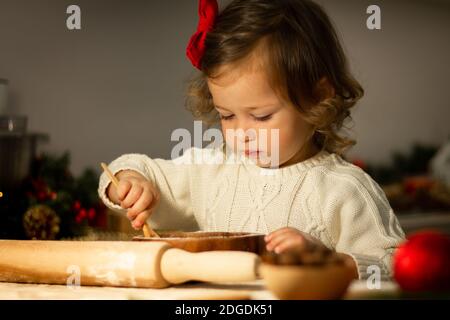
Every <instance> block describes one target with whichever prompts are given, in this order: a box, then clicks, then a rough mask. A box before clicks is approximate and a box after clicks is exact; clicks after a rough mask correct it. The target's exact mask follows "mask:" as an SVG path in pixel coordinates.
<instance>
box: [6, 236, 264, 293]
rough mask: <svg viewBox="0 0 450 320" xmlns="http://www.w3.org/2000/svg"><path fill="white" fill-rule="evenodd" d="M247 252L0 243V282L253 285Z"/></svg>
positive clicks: (253, 266) (254, 266)
mask: <svg viewBox="0 0 450 320" xmlns="http://www.w3.org/2000/svg"><path fill="white" fill-rule="evenodd" d="M259 263H260V258H259V256H258V255H256V254H254V253H250V252H243V251H242V252H241V251H208V252H200V253H191V252H187V251H184V250H181V249H176V248H173V247H171V246H170V245H169V244H168V243H166V242H125V241H123V242H121V241H38V240H0V281H3V282H28V283H47V284H68V283H69V282H68V281H70V279H72V278H70V277H71V276H73V275H74V273H78V272H79V276H80V277H79V279H80V284H81V285H92V286H119V287H143V288H165V287H168V286H170V285H172V284H179V283H183V282H186V281H190V280H196V281H205V282H241V281H250V280H254V279H257V277H258V276H257V273H258V268H259Z"/></svg>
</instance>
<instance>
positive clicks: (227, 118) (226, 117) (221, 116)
mask: <svg viewBox="0 0 450 320" xmlns="http://www.w3.org/2000/svg"><path fill="white" fill-rule="evenodd" d="M233 117H234V115H230V116H223V115H220V119H222V120H230V119H231V118H233Z"/></svg>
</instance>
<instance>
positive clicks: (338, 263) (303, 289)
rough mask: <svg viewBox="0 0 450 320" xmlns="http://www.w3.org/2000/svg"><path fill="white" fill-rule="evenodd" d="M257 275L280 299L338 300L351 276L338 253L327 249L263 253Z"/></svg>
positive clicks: (351, 278)
mask: <svg viewBox="0 0 450 320" xmlns="http://www.w3.org/2000/svg"><path fill="white" fill-rule="evenodd" d="M262 258H263V259H262V260H263V263H262V264H261V266H260V274H261V276H262V278H263V279H264V282H265V284H266V286H267V288H268V289H269V290H270V291H271V292H272V293H273V294H274V295H275V296H276V297H277V298H279V299H283V300H325V299H340V298H342V297H343V296H344V294H345V293H346V291H347V289H348V287H349V285H350V283H351V282H352V280H353V278H354V274H353V270H352V268H351V267H350V266H349V264H348V263H347V261H346V258H343V257H342V256H341V255H340V254H338V253H335V252H333V251H331V250H315V251H311V252H308V251H305V250H292V249H291V250H289V251H287V252H285V253H282V254H273V253H266V254H264V255H263V257H262Z"/></svg>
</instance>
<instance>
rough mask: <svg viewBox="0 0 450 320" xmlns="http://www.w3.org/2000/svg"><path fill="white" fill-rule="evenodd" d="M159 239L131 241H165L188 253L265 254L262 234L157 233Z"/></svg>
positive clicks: (135, 238) (145, 238)
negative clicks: (221, 251)
mask: <svg viewBox="0 0 450 320" xmlns="http://www.w3.org/2000/svg"><path fill="white" fill-rule="evenodd" d="M158 234H159V236H160V237H161V238H156V237H151V238H148V237H143V236H137V237H134V238H133V241H165V242H168V243H169V244H170V245H172V246H173V247H174V248H179V249H183V250H186V251H190V252H202V251H213V250H232V251H248V252H253V253H257V254H263V253H264V252H265V242H264V234H260V233H247V232H199V231H196V232H181V231H167V232H164V231H161V232H159V231H158Z"/></svg>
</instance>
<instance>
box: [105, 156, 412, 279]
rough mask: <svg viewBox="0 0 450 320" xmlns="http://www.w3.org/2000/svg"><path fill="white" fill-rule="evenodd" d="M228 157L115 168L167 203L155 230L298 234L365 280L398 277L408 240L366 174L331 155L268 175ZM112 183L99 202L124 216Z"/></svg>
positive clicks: (141, 161)
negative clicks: (341, 256) (144, 182)
mask: <svg viewBox="0 0 450 320" xmlns="http://www.w3.org/2000/svg"><path fill="white" fill-rule="evenodd" d="M222 150H223V148H222V147H219V148H216V149H199V148H190V149H189V150H187V151H186V152H185V153H184V154H183V155H182V156H181V157H179V158H176V159H174V160H164V159H152V158H150V157H148V156H146V155H142V154H126V155H123V156H121V157H119V158H117V159H116V160H114V161H113V162H112V163H111V164H110V165H109V167H110V169H111V171H112V172H113V173H114V174H116V173H117V172H119V171H121V170H126V169H129V170H135V171H137V172H139V173H140V174H142V175H143V176H145V177H146V178H147V179H149V180H150V181H152V182H153V183H154V185H155V186H156V187H157V188H158V190H159V191H160V193H161V199H160V202H159V204H158V206H157V207H156V208H155V210H154V212H153V214H152V216H151V217H150V223H151V225H152V226H153V227H154V228H157V229H172V230H173V229H178V230H184V231H193V230H204V231H228V232H240V231H246V232H259V233H264V234H267V233H269V232H272V231H274V230H277V229H279V228H283V227H293V228H296V229H298V230H300V231H303V232H307V233H309V234H311V235H312V236H314V237H316V238H318V239H319V240H321V241H322V242H323V243H324V244H325V245H326V246H327V247H329V248H331V249H335V250H336V251H338V252H342V253H347V254H349V255H351V256H352V257H353V258H354V259H355V261H356V262H357V265H358V272H359V277H360V278H361V279H364V278H367V277H368V276H369V275H370V274H371V273H372V272H373V270H374V269H377V267H378V268H379V270H380V271H381V276H382V279H388V278H390V277H391V259H392V255H393V252H394V250H395V248H396V247H397V246H398V244H399V243H400V242H401V241H403V239H404V233H403V231H402V229H401V227H400V225H399V223H398V220H397V218H396V217H395V215H394V213H393V211H392V209H391V207H390V205H389V203H388V200H387V199H386V197H385V194H384V192H383V191H382V189H381V188H380V187H379V186H378V185H377V184H376V183H375V182H374V181H373V180H372V179H371V178H370V177H369V176H368V175H367V174H366V173H365V172H364V171H362V170H361V169H360V168H358V167H356V166H354V165H352V164H350V163H348V162H346V161H344V160H343V159H342V158H341V157H340V156H338V155H336V154H330V153H328V152H326V151H322V152H320V153H318V154H316V155H315V156H314V157H312V158H310V159H308V160H306V161H303V162H300V163H297V164H294V165H290V166H287V167H283V168H278V169H262V168H260V167H258V166H256V165H255V164H254V163H253V162H252V161H249V160H245V159H241V158H238V157H233V156H232V157H228V158H226V156H225V154H224V152H223V151H222ZM225 159H226V160H227V161H222V160H225ZM202 160H203V161H202ZM205 160H206V161H205ZM214 161H215V162H214ZM205 162H206V163H205ZM213 162H214V163H213ZM109 182H110V181H109V179H108V177H107V176H106V175H105V174H104V173H103V174H102V175H101V177H100V184H99V190H98V191H99V195H100V197H101V199H102V200H103V202H104V203H105V204H106V205H107V206H108V207H109V208H111V209H113V210H115V211H118V212H121V213H124V214H125V210H123V209H122V208H121V207H120V206H118V205H115V204H113V203H112V202H111V201H110V200H109V199H108V197H107V196H106V193H105V192H106V188H107V186H108V184H109ZM369 266H376V267H375V268H374V267H372V269H368V267H369Z"/></svg>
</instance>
